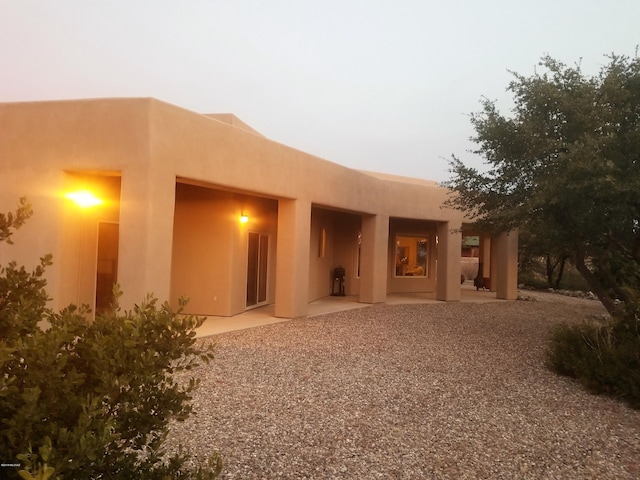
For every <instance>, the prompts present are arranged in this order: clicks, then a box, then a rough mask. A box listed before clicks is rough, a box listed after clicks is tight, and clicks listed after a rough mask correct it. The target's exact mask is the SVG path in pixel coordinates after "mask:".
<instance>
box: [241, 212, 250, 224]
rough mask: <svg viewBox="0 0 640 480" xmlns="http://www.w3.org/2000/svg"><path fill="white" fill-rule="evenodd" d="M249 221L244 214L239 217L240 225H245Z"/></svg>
mask: <svg viewBox="0 0 640 480" xmlns="http://www.w3.org/2000/svg"><path fill="white" fill-rule="evenodd" d="M248 221H249V216H248V215H246V214H244V213H243V214H242V215H240V223H247V222H248Z"/></svg>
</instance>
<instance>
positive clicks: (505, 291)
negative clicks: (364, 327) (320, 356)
mask: <svg viewBox="0 0 640 480" xmlns="http://www.w3.org/2000/svg"><path fill="white" fill-rule="evenodd" d="M83 195H84V196H85V197H88V198H82V196H83ZM21 196H26V197H27V199H28V201H29V202H30V203H31V204H32V206H33V210H34V215H33V217H32V218H31V219H30V220H29V221H28V222H27V224H26V225H25V226H24V227H22V228H21V229H20V230H19V231H18V232H17V234H16V235H15V236H14V242H15V244H14V245H7V244H2V245H0V263H2V264H6V263H7V262H8V261H10V260H16V261H17V262H18V264H21V265H25V266H27V268H32V267H33V266H35V265H36V264H37V262H38V258H39V257H40V256H41V255H43V254H45V253H52V254H53V259H54V265H53V266H52V267H49V269H48V272H47V281H48V292H49V294H50V295H51V296H52V297H53V299H52V307H53V308H62V307H64V306H66V305H68V304H69V303H75V304H82V303H84V304H88V305H90V306H92V307H94V308H95V309H97V310H98V311H99V310H101V309H103V308H106V306H107V305H108V304H109V303H110V301H111V288H112V285H113V283H114V282H116V281H117V282H118V283H119V284H120V285H121V288H122V290H123V292H124V296H123V298H122V300H121V305H122V306H123V307H124V308H130V307H131V306H132V305H133V304H134V303H139V302H140V301H141V300H142V299H143V298H144V297H145V295H146V294H147V293H153V294H154V295H155V296H156V297H158V298H159V299H160V300H169V301H170V302H171V303H172V304H174V305H176V304H177V302H178V299H179V298H180V297H181V296H186V297H189V299H190V302H189V304H188V307H187V311H188V312H189V313H195V314H201V315H221V316H231V315H235V314H238V313H241V312H244V311H245V310H246V309H248V308H253V307H255V306H260V305H265V304H274V309H275V315H276V316H278V317H285V318H294V317H300V316H304V315H305V314H306V312H307V306H308V303H309V302H311V301H313V300H316V299H318V298H321V297H324V296H327V295H330V294H331V293H332V291H333V292H334V293H335V292H337V291H338V290H339V288H338V287H337V286H336V280H335V273H336V272H335V269H336V267H338V266H341V267H342V268H344V273H345V275H344V284H343V287H344V293H345V294H347V295H355V296H357V297H358V298H359V300H360V301H361V302H366V303H377V302H384V301H385V299H386V296H387V294H388V293H394V292H434V295H435V297H436V298H437V299H440V300H444V301H456V300H459V299H460V259H461V248H462V245H461V234H460V232H459V228H460V226H461V224H462V222H463V220H464V218H463V215H462V214H461V213H460V212H458V211H455V210H452V209H448V208H444V207H443V201H444V200H445V199H446V197H447V192H446V190H444V189H443V188H440V187H438V186H437V185H436V184H435V183H433V182H428V181H424V180H418V179H410V178H403V177H394V176H390V175H383V174H376V173H370V172H362V171H356V170H352V169H349V168H345V167H343V166H340V165H337V164H335V163H332V162H329V161H326V160H323V159H320V158H317V157H314V156H313V155H310V154H307V153H304V152H301V151H298V150H296V149H294V148H291V147H288V146H285V145H282V144H279V143H277V142H274V141H271V140H269V139H267V138H265V137H263V136H262V135H260V134H259V133H258V132H256V131H254V130H253V129H251V128H250V127H249V126H247V125H246V124H244V123H243V122H241V121H240V120H238V119H237V118H236V117H234V116H233V115H229V114H221V115H202V114H197V113H194V112H191V111H187V110H184V109H182V108H178V107H176V106H173V105H169V104H167V103H163V102H160V101H158V100H154V99H148V98H140V99H97V100H77V101H51V102H28V103H4V104H0V211H2V212H8V211H12V210H14V209H15V207H16V206H17V204H18V199H19V197H21ZM79 197H80V198H79ZM87 199H88V200H89V205H83V206H84V207H85V208H82V207H81V206H79V204H78V203H82V202H79V201H80V200H87ZM91 200H93V202H91ZM484 245H485V247H486V248H485V250H487V254H486V255H489V254H490V255H491V261H490V262H489V261H486V260H487V259H486V257H485V265H490V267H491V268H490V273H487V274H486V275H485V276H490V277H491V286H492V289H493V290H494V291H496V294H497V297H498V298H504V299H514V298H515V296H516V282H517V280H516V258H517V255H516V253H517V235H516V234H513V233H512V234H511V235H507V234H504V235H500V236H498V237H495V238H493V239H492V241H491V242H490V248H489V247H488V245H489V243H488V242H484ZM481 249H482V248H481ZM487 268H488V267H487Z"/></svg>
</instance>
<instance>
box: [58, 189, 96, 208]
mask: <svg viewBox="0 0 640 480" xmlns="http://www.w3.org/2000/svg"><path fill="white" fill-rule="evenodd" d="M65 197H66V198H68V199H69V200H72V201H73V202H75V204H76V205H77V206H79V207H80V208H91V207H95V206H97V205H101V204H103V203H104V201H103V200H101V199H99V198H98V197H96V196H95V195H94V194H93V193H91V192H90V191H89V190H78V191H77V192H69V193H67V194H65Z"/></svg>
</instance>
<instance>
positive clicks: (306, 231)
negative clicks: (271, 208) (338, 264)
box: [275, 200, 311, 318]
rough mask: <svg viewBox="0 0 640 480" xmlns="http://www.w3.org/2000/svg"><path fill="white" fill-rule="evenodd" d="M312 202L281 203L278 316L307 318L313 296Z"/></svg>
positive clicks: (279, 209)
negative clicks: (310, 244)
mask: <svg viewBox="0 0 640 480" xmlns="http://www.w3.org/2000/svg"><path fill="white" fill-rule="evenodd" d="M310 234H311V202H309V201H306V200H280V201H279V202H278V246H277V253H276V255H277V258H276V301H275V316H276V317H281V318H297V317H304V316H305V315H306V314H307V308H308V295H309V249H310V246H309V237H310Z"/></svg>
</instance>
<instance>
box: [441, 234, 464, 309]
mask: <svg viewBox="0 0 640 480" xmlns="http://www.w3.org/2000/svg"><path fill="white" fill-rule="evenodd" d="M437 232H438V273H437V275H438V277H437V283H436V299H437V300H444V301H447V302H456V301H460V252H461V249H462V233H461V232H460V225H451V223H450V222H439V223H438V229H437Z"/></svg>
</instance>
